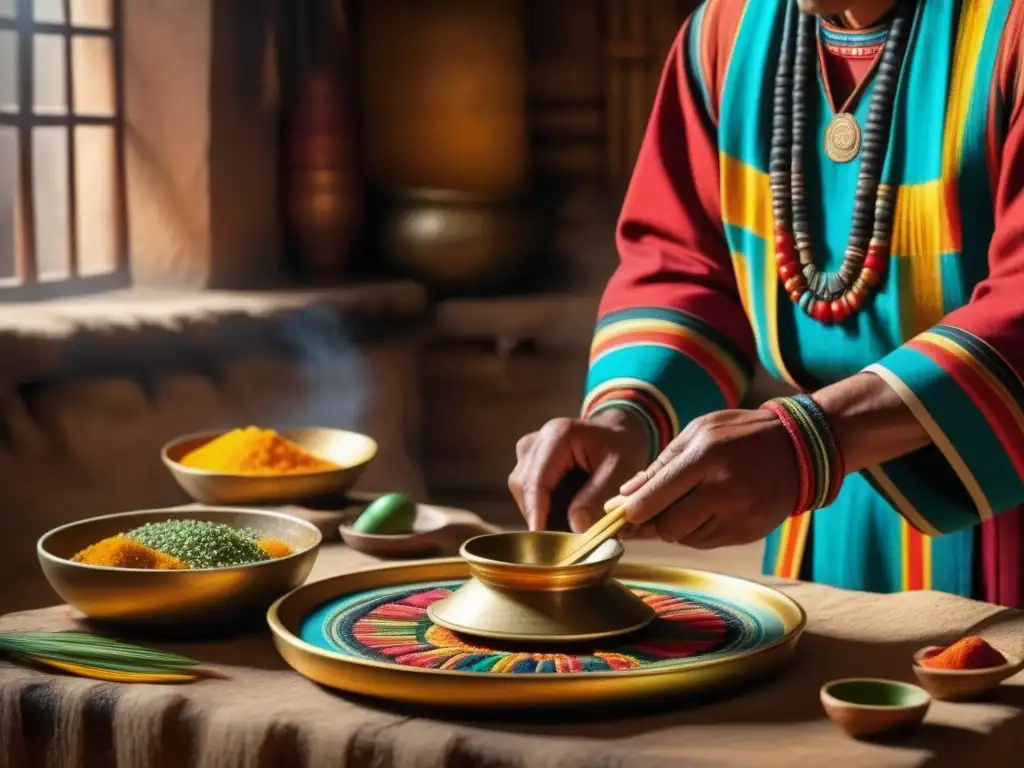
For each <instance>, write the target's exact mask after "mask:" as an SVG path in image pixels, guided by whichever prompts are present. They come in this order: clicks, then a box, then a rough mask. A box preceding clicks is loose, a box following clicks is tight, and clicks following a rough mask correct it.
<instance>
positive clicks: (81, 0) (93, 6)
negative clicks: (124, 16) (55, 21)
mask: <svg viewBox="0 0 1024 768" xmlns="http://www.w3.org/2000/svg"><path fill="white" fill-rule="evenodd" d="M71 23H72V24H74V25H75V26H76V27H101V28H103V29H109V28H110V27H112V26H114V13H113V3H112V2H111V0H71Z"/></svg>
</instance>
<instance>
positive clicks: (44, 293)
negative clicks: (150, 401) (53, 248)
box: [0, 0, 131, 303]
mask: <svg viewBox="0 0 1024 768" xmlns="http://www.w3.org/2000/svg"><path fill="white" fill-rule="evenodd" d="M110 2H111V24H110V26H109V27H104V28H98V27H81V26H75V25H74V24H73V23H72V16H71V4H72V0H61V4H62V7H63V16H64V21H63V23H54V22H40V21H36V20H35V19H34V15H33V8H32V6H33V0H15V12H14V17H13V18H9V17H0V30H2V31H13V32H14V34H15V40H16V45H17V63H18V70H17V76H18V79H17V93H18V110H17V111H16V112H3V111H0V127H4V128H11V127H13V128H14V129H15V131H16V146H17V158H16V167H17V169H18V185H17V187H16V189H15V195H14V199H15V200H16V217H15V228H16V233H17V236H16V237H15V245H16V252H15V267H16V272H17V276H16V277H14V278H7V279H0V303H7V302H16V301H35V300H40V299H48V298H57V297H61V296H75V295H80V294H87V293H96V292H100V291H107V290H114V289H117V288H124V287H127V286H128V285H130V283H131V276H130V270H129V267H130V265H129V258H128V204H127V184H126V169H125V119H124V114H125V109H124V35H123V31H124V25H123V9H122V0H110ZM39 34H46V35H57V36H60V37H61V39H62V41H63V47H64V98H65V102H66V105H65V107H66V108H65V111H64V112H63V113H62V114H51V113H37V112H36V110H35V94H34V79H35V37H36V35H39ZM85 36H89V37H100V38H105V39H108V40H110V45H111V56H112V59H113V61H112V65H113V78H114V82H113V83H112V86H113V94H114V109H113V114H112V115H110V116H92V115H80V114H77V112H76V110H75V79H74V69H75V62H74V58H73V41H74V39H75V38H76V37H85ZM79 126H102V127H105V128H111V129H113V134H114V166H115V167H114V171H113V175H114V178H113V186H114V195H115V200H114V223H113V225H114V228H115V232H114V248H115V253H114V269H113V271H112V272H109V273H105V274H101V275H89V276H84V277H83V276H81V275H79V258H78V257H79V243H78V189H77V172H78V167H77V166H78V163H77V160H76V146H75V128H77V127H79ZM40 127H60V128H65V129H66V131H65V132H66V141H67V160H68V162H67V174H68V179H67V182H68V188H67V194H68V220H67V222H66V226H67V227H68V253H67V265H68V271H67V275H66V276H62V277H59V278H55V279H46V280H40V279H39V264H38V259H37V249H36V206H35V184H34V179H33V175H34V173H33V163H32V144H33V138H34V132H35V129H36V128H40Z"/></svg>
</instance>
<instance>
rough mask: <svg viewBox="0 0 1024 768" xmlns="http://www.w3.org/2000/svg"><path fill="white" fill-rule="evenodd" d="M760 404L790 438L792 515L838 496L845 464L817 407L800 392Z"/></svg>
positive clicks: (814, 507)
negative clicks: (796, 482)
mask: <svg viewBox="0 0 1024 768" xmlns="http://www.w3.org/2000/svg"><path fill="white" fill-rule="evenodd" d="M761 407H762V408H764V409H765V410H768V411H771V412H772V413H774V414H775V415H776V416H777V417H778V419H779V421H781V422H782V425H783V427H785V429H786V432H788V433H789V436H790V439H791V440H792V441H793V449H794V451H795V453H796V462H797V469H798V472H799V476H800V493H799V497H798V499H797V506H796V510H795V512H794V514H801V513H803V512H805V511H807V510H811V509H821V508H822V507H827V506H828V505H829V504H831V503H832V502H833V501H835V499H836V497H837V496H838V495H839V491H840V489H841V487H842V484H843V478H844V477H845V476H846V464H845V461H844V460H843V455H842V451H841V450H840V449H839V444H838V442H836V439H835V435H833V433H832V429H831V427H830V426H829V424H828V420H827V419H826V418H825V413H824V411H822V409H821V406H819V405H818V403H817V402H815V401H814V399H813V398H812V397H810V396H809V395H802V394H801V395H796V396H795V397H779V398H775V399H773V400H769V401H768V402H767V403H765V404H764V405H763V406H761Z"/></svg>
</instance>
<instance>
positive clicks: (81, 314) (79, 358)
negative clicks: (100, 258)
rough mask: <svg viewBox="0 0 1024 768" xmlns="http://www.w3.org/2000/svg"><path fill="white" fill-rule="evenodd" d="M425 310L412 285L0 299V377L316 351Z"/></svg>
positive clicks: (401, 328)
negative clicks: (30, 300)
mask: <svg viewBox="0 0 1024 768" xmlns="http://www.w3.org/2000/svg"><path fill="white" fill-rule="evenodd" d="M427 309H428V302H427V295H426V292H425V291H424V290H423V289H422V288H421V287H420V286H418V285H416V284H415V283H411V282H404V281H403V282H390V283H369V284H365V285H359V286H353V287H350V288H331V289H323V290H280V291H253V292H236V291H197V292H183V291H158V290H149V289H131V290H125V291H117V292H113V293H106V294H100V295H95V296H86V297H80V298H73V299H60V300H55V301H47V302H37V303H11V304H0V360H3V364H2V365H0V382H2V381H7V382H8V383H20V382H32V381H40V380H46V379H50V378H65V377H71V376H77V375H102V374H107V373H111V372H112V371H124V370H125V369H126V368H127V369H130V370H132V371H136V372H141V373H147V372H152V371H153V370H156V371H162V370H166V369H168V368H177V367H180V366H181V365H182V364H187V365H188V367H190V368H197V367H198V368H200V369H202V368H204V367H206V366H214V365H216V364H218V363H219V362H221V361H222V360H223V359H224V357H226V356H227V357H232V356H239V355H244V354H251V353H253V352H255V351H262V350H276V351H294V352H297V353H299V354H303V355H305V356H314V357H315V356H317V355H318V354H322V353H323V352H324V351H325V350H327V349H328V348H330V347H332V346H335V345H338V344H342V345H344V344H348V343H355V342H360V341H365V340H372V339H375V338H379V337H381V336H394V335H396V334H402V335H405V334H408V333H410V332H412V329H415V328H417V327H419V326H420V324H421V323H422V322H423V320H424V318H425V317H426V313H427Z"/></svg>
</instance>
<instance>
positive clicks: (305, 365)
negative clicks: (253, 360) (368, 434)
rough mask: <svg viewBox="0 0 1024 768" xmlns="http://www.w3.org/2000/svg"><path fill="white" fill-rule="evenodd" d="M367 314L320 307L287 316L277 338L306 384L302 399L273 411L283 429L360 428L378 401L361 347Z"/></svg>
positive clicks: (273, 420) (274, 417) (302, 390)
mask: <svg viewBox="0 0 1024 768" xmlns="http://www.w3.org/2000/svg"><path fill="white" fill-rule="evenodd" d="M366 323H367V320H366V318H362V319H360V318H359V317H358V316H355V317H343V316H342V315H341V314H340V313H339V312H338V311H337V309H335V308H332V307H327V306H315V307H310V308H303V309H300V310H295V311H293V312H290V313H287V314H285V315H284V316H282V317H281V318H280V320H279V323H278V324H277V326H276V331H277V339H276V341H277V342H278V344H279V345H280V347H281V348H282V349H283V351H284V352H285V353H286V354H288V356H289V357H290V358H292V360H293V361H294V363H293V365H294V366H295V367H296V369H297V371H298V376H299V380H300V382H301V386H300V388H299V397H298V398H297V400H296V402H292V403H288V404H287V405H285V406H283V407H281V409H280V411H279V412H278V413H276V414H273V415H272V419H271V421H272V422H273V423H275V424H279V425H280V426H282V427H285V428H287V427H310V426H317V427H334V428H337V429H351V430H359V429H360V428H361V427H362V426H363V423H364V421H365V418H366V416H367V414H368V413H369V411H370V410H371V409H372V407H373V405H374V402H373V396H372V376H371V373H370V367H369V365H368V363H367V362H366V360H365V359H364V357H363V354H362V353H361V352H360V350H359V349H358V347H357V339H358V334H359V333H360V331H361V329H360V325H363V324H366Z"/></svg>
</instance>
